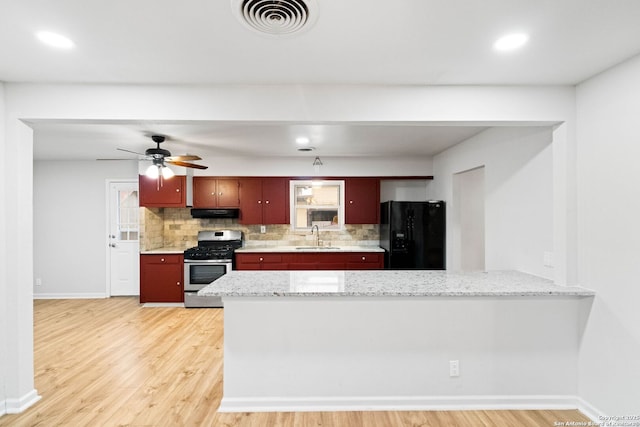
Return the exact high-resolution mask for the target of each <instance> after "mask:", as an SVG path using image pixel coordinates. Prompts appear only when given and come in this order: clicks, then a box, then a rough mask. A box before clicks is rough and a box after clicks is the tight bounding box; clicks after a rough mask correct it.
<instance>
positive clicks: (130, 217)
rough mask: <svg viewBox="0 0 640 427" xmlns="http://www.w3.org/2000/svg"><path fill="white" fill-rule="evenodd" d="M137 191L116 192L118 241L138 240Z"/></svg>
mask: <svg viewBox="0 0 640 427" xmlns="http://www.w3.org/2000/svg"><path fill="white" fill-rule="evenodd" d="M138 207H139V203H138V190H133V191H129V190H118V225H117V226H118V233H119V234H120V240H138V234H139V233H138V231H139V229H140V224H139V217H140V209H139V208H138Z"/></svg>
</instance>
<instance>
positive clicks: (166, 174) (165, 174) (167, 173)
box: [162, 166, 175, 179]
mask: <svg viewBox="0 0 640 427" xmlns="http://www.w3.org/2000/svg"><path fill="white" fill-rule="evenodd" d="M174 176H175V173H173V171H172V170H171V168H169V167H167V166H164V167H163V168H162V177H163V178H164V179H169V178H173V177H174Z"/></svg>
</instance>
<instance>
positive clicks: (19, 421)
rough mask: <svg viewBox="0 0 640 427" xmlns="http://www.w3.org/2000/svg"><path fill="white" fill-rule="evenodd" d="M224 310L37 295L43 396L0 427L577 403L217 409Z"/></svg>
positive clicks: (357, 417) (475, 418) (549, 418)
mask: <svg viewBox="0 0 640 427" xmlns="http://www.w3.org/2000/svg"><path fill="white" fill-rule="evenodd" d="M222 313H223V312H222V311H221V310H215V309H184V308H142V307H140V306H139V305H138V303H137V299H136V298H129V297H126V298H111V299H107V300H37V301H35V373H36V378H35V382H36V388H37V390H38V392H39V393H40V395H41V396H42V400H40V401H39V402H38V403H37V404H35V405H34V406H32V407H31V408H29V409H28V410H27V411H25V412H24V413H22V414H18V415H5V416H2V417H0V426H46V427H49V426H74V427H78V426H261V427H262V426H296V427H297V426H348V427H351V426H356V427H357V426H367V427H369V426H372V427H377V426H380V427H383V426H384V427H388V426H428V427H438V426H473V427H475V426H510V427H527V426H531V427H534V426H535V427H538V426H553V425H554V423H555V422H563V421H564V422H566V421H588V419H587V418H586V417H584V416H583V415H582V414H580V413H579V412H577V411H455V412H454V411H451V412H444V411H437V412H436V411H434V412H314V413H311V412H309V413H238V414H218V413H216V408H217V407H218V403H219V401H220V398H221V395H222V355H223V354H222V326H223V319H222Z"/></svg>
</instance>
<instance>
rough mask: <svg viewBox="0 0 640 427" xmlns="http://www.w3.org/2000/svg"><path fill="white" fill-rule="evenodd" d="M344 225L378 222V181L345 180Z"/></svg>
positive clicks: (362, 179) (364, 179)
mask: <svg viewBox="0 0 640 427" xmlns="http://www.w3.org/2000/svg"><path fill="white" fill-rule="evenodd" d="M344 192H345V224H378V223H379V222H380V179H378V178H346V179H345V190H344Z"/></svg>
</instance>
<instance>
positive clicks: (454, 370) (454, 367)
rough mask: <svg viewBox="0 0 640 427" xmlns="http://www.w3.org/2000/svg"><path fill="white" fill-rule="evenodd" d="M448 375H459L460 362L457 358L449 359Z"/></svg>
mask: <svg viewBox="0 0 640 427" xmlns="http://www.w3.org/2000/svg"><path fill="white" fill-rule="evenodd" d="M449 376H450V377H459V376H460V362H459V361H457V360H449Z"/></svg>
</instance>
